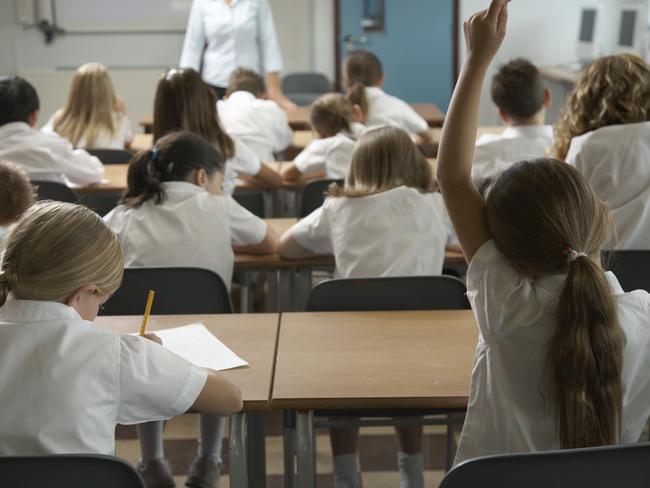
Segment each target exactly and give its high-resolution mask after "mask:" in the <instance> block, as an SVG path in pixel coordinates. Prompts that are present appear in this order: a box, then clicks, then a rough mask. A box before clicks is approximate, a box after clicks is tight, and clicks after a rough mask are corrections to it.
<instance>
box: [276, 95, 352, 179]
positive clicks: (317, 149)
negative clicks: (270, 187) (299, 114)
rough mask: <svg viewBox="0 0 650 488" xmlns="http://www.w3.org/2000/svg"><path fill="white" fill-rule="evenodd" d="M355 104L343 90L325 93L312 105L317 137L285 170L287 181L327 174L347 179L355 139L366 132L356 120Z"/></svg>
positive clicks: (314, 128)
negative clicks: (343, 93)
mask: <svg viewBox="0 0 650 488" xmlns="http://www.w3.org/2000/svg"><path fill="white" fill-rule="evenodd" d="M354 120H355V112H354V107H353V106H352V104H351V103H350V101H349V100H347V99H346V98H345V97H344V96H343V95H341V94H340V93H326V94H325V95H321V96H320V97H318V99H317V100H316V101H315V102H314V103H313V104H312V106H311V109H310V114H309V121H310V123H311V127H312V129H313V130H314V131H315V132H316V134H318V139H314V140H313V141H311V142H310V143H309V144H308V145H307V147H306V148H305V149H303V150H302V151H301V152H300V154H298V156H296V158H295V159H294V160H293V163H291V164H288V165H287V166H286V167H285V168H284V169H283V170H282V177H283V178H284V179H285V180H287V181H298V180H300V179H303V178H304V179H313V178H314V177H325V178H329V179H344V178H345V175H346V174H347V172H348V168H349V167H350V160H351V159H352V151H353V150H354V145H355V139H356V137H357V136H360V135H361V134H362V133H363V132H364V131H365V126H364V125H363V124H360V123H357V122H354Z"/></svg>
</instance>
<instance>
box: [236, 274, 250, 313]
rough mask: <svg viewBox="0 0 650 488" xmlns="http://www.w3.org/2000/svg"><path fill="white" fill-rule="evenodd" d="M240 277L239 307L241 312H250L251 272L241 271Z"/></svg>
mask: <svg viewBox="0 0 650 488" xmlns="http://www.w3.org/2000/svg"><path fill="white" fill-rule="evenodd" d="M239 279H240V287H241V288H240V293H239V301H240V304H239V308H240V309H241V311H242V313H251V312H252V311H253V293H252V291H253V290H252V284H251V272H249V271H242V272H240V273H239Z"/></svg>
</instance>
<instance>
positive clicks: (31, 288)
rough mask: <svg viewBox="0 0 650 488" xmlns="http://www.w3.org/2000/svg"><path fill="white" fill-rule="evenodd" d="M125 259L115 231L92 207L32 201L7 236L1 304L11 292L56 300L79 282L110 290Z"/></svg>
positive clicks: (0, 283)
mask: <svg viewBox="0 0 650 488" xmlns="http://www.w3.org/2000/svg"><path fill="white" fill-rule="evenodd" d="M123 267H124V261H123V258H122V250H121V249H120V244H119V242H118V241H117V237H116V236H115V234H114V233H113V232H112V231H111V230H110V229H109V228H108V227H107V226H106V224H104V222H103V221H102V219H101V218H100V217H99V215H97V214H96V213H94V212H93V211H91V210H89V209H87V208H86V207H82V206H80V205H74V204H70V203H62V202H52V201H44V202H39V203H36V204H35V205H33V206H32V207H31V208H30V209H29V210H27V212H25V214H24V215H23V217H22V218H21V219H20V220H19V221H18V224H17V225H16V227H15V228H14V229H13V231H12V232H11V234H10V235H9V238H8V240H7V247H6V249H5V255H4V259H3V261H2V265H1V267H0V306H2V305H3V304H4V303H5V301H6V299H7V296H8V294H9V292H12V293H13V295H14V296H15V297H16V298H19V299H26V300H43V301H61V300H64V299H65V298H67V297H69V296H70V295H72V294H73V293H74V291H75V290H77V289H78V288H80V287H82V286H84V285H90V284H92V285H95V286H96V287H97V289H98V291H99V293H101V294H105V295H108V294H111V293H113V292H114V291H115V290H117V289H118V288H119V286H120V283H121V281H122V272H123Z"/></svg>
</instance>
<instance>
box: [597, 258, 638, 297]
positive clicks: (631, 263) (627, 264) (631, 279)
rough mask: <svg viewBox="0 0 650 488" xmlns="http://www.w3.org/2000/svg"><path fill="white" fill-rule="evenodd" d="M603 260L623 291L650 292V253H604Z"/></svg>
mask: <svg viewBox="0 0 650 488" xmlns="http://www.w3.org/2000/svg"><path fill="white" fill-rule="evenodd" d="M602 260H603V266H604V267H605V269H607V270H609V271H612V272H613V273H614V274H615V275H616V278H617V279H618V282H619V283H620V284H621V287H622V288H623V290H625V291H634V290H646V291H648V292H650V251H636V250H634V251H603V253H602Z"/></svg>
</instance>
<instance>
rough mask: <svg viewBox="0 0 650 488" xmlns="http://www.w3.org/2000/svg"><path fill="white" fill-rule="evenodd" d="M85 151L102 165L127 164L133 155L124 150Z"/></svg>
mask: <svg viewBox="0 0 650 488" xmlns="http://www.w3.org/2000/svg"><path fill="white" fill-rule="evenodd" d="M86 151H87V152H88V154H91V155H93V156H96V157H97V159H99V160H100V161H101V162H102V163H104V164H129V162H130V161H131V159H132V158H133V153H132V152H131V151H126V150H124V149H86Z"/></svg>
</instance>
